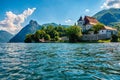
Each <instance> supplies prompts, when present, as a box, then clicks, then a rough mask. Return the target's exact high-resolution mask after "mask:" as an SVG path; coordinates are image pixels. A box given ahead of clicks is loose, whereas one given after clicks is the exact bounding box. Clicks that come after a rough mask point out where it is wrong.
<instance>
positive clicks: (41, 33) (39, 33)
mask: <svg viewBox="0 0 120 80" xmlns="http://www.w3.org/2000/svg"><path fill="white" fill-rule="evenodd" d="M45 35H46V32H45V31H44V30H38V31H36V32H35V34H34V40H35V42H39V39H42V38H44V37H45Z"/></svg>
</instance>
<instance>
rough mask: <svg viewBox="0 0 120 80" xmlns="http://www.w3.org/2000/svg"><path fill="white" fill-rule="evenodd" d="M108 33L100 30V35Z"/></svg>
mask: <svg viewBox="0 0 120 80" xmlns="http://www.w3.org/2000/svg"><path fill="white" fill-rule="evenodd" d="M106 33H107V31H106V30H100V31H99V34H106Z"/></svg>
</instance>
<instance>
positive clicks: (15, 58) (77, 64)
mask: <svg viewBox="0 0 120 80" xmlns="http://www.w3.org/2000/svg"><path fill="white" fill-rule="evenodd" d="M19 79H20V80H120V44H119V43H90V44H86V43H83V44H81V43H77V44H72V43H36V44H34V43H31V44H25V43H6V44H5V43H3V44H0V80H19Z"/></svg>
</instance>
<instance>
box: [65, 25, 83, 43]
mask: <svg viewBox="0 0 120 80" xmlns="http://www.w3.org/2000/svg"><path fill="white" fill-rule="evenodd" d="M67 36H68V38H69V41H70V42H78V41H79V39H80V37H81V36H82V33H81V28H80V26H76V25H74V26H70V27H69V28H68V29H67Z"/></svg>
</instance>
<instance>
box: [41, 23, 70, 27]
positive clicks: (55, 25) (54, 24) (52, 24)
mask: <svg viewBox="0 0 120 80" xmlns="http://www.w3.org/2000/svg"><path fill="white" fill-rule="evenodd" d="M49 25H51V26H54V27H58V26H63V27H69V26H70V25H61V24H56V23H46V24H43V25H42V26H45V27H47V26H49Z"/></svg>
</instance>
